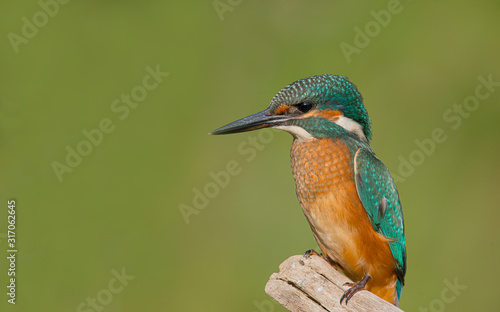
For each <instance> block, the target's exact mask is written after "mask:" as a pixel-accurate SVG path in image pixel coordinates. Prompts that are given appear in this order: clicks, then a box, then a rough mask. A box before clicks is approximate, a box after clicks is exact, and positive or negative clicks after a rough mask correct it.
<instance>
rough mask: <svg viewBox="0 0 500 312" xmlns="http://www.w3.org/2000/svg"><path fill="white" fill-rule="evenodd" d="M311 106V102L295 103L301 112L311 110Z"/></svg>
mask: <svg viewBox="0 0 500 312" xmlns="http://www.w3.org/2000/svg"><path fill="white" fill-rule="evenodd" d="M312 107H313V105H312V103H311V102H304V103H300V104H298V105H297V108H298V109H299V111H301V112H302V113H307V112H308V111H310V110H311V108H312Z"/></svg>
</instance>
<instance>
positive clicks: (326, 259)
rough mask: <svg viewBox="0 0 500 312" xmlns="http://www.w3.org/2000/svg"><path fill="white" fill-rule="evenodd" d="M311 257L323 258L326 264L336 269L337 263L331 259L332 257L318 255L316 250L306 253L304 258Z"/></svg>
mask: <svg viewBox="0 0 500 312" xmlns="http://www.w3.org/2000/svg"><path fill="white" fill-rule="evenodd" d="M310 256H318V257H321V258H323V260H325V261H326V262H328V263H329V264H330V265H331V266H333V267H335V265H336V262H335V261H333V260H332V259H330V257H327V256H325V255H323V254H322V253H320V254H319V253H317V252H316V251H315V250H314V249H309V250H308V251H306V252H304V257H306V258H309V257H310Z"/></svg>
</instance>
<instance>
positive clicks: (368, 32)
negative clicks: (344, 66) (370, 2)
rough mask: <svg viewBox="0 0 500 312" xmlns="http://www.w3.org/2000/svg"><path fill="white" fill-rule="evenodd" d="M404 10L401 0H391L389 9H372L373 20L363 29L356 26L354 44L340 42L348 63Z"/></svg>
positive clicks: (388, 4) (388, 3) (388, 5)
mask: <svg viewBox="0 0 500 312" xmlns="http://www.w3.org/2000/svg"><path fill="white" fill-rule="evenodd" d="M402 11H403V5H402V4H401V2H400V1H399V0H389V1H388V2H387V9H382V10H380V11H378V12H376V11H374V10H372V11H370V15H371V16H372V20H370V21H369V22H367V23H366V24H365V26H364V27H363V29H361V28H360V27H358V26H356V27H354V38H353V44H349V43H347V42H345V41H342V42H341V43H340V50H341V51H342V53H343V54H344V57H345V59H346V60H347V63H351V61H352V59H351V57H352V55H353V54H360V53H361V50H362V49H364V48H366V47H367V46H368V45H369V44H370V42H371V40H372V39H373V38H375V37H377V36H378V35H379V34H380V31H381V30H382V28H386V27H387V26H388V25H389V23H390V22H391V20H392V18H393V16H394V15H397V14H399V13H401V12H402Z"/></svg>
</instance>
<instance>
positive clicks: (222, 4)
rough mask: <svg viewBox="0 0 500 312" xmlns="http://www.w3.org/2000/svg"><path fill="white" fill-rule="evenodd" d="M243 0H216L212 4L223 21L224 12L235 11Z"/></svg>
mask: <svg viewBox="0 0 500 312" xmlns="http://www.w3.org/2000/svg"><path fill="white" fill-rule="evenodd" d="M242 2H243V0H214V1H213V2H212V5H213V6H214V9H215V12H216V13H217V16H219V19H220V21H221V22H223V21H224V14H226V12H233V11H234V9H235V8H236V7H237V6H239V5H240V4H241V3H242Z"/></svg>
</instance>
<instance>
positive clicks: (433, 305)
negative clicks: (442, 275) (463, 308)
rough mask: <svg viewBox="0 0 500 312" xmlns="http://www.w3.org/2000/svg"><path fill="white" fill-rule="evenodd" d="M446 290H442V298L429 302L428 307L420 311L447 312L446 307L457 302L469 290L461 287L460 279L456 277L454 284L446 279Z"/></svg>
mask: <svg viewBox="0 0 500 312" xmlns="http://www.w3.org/2000/svg"><path fill="white" fill-rule="evenodd" d="M443 283H444V286H445V287H444V288H443V289H442V290H441V296H440V297H439V298H436V299H434V300H432V301H431V302H429V305H428V306H427V307H420V308H419V309H418V310H419V311H420V312H429V311H430V312H442V311H445V310H446V305H447V304H450V303H453V302H454V301H455V300H457V298H458V296H460V295H461V294H462V292H463V291H464V290H466V289H467V287H468V286H467V285H460V284H459V283H458V278H457V277H455V279H454V280H453V283H451V282H450V281H449V280H447V279H445V280H444V281H443Z"/></svg>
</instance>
